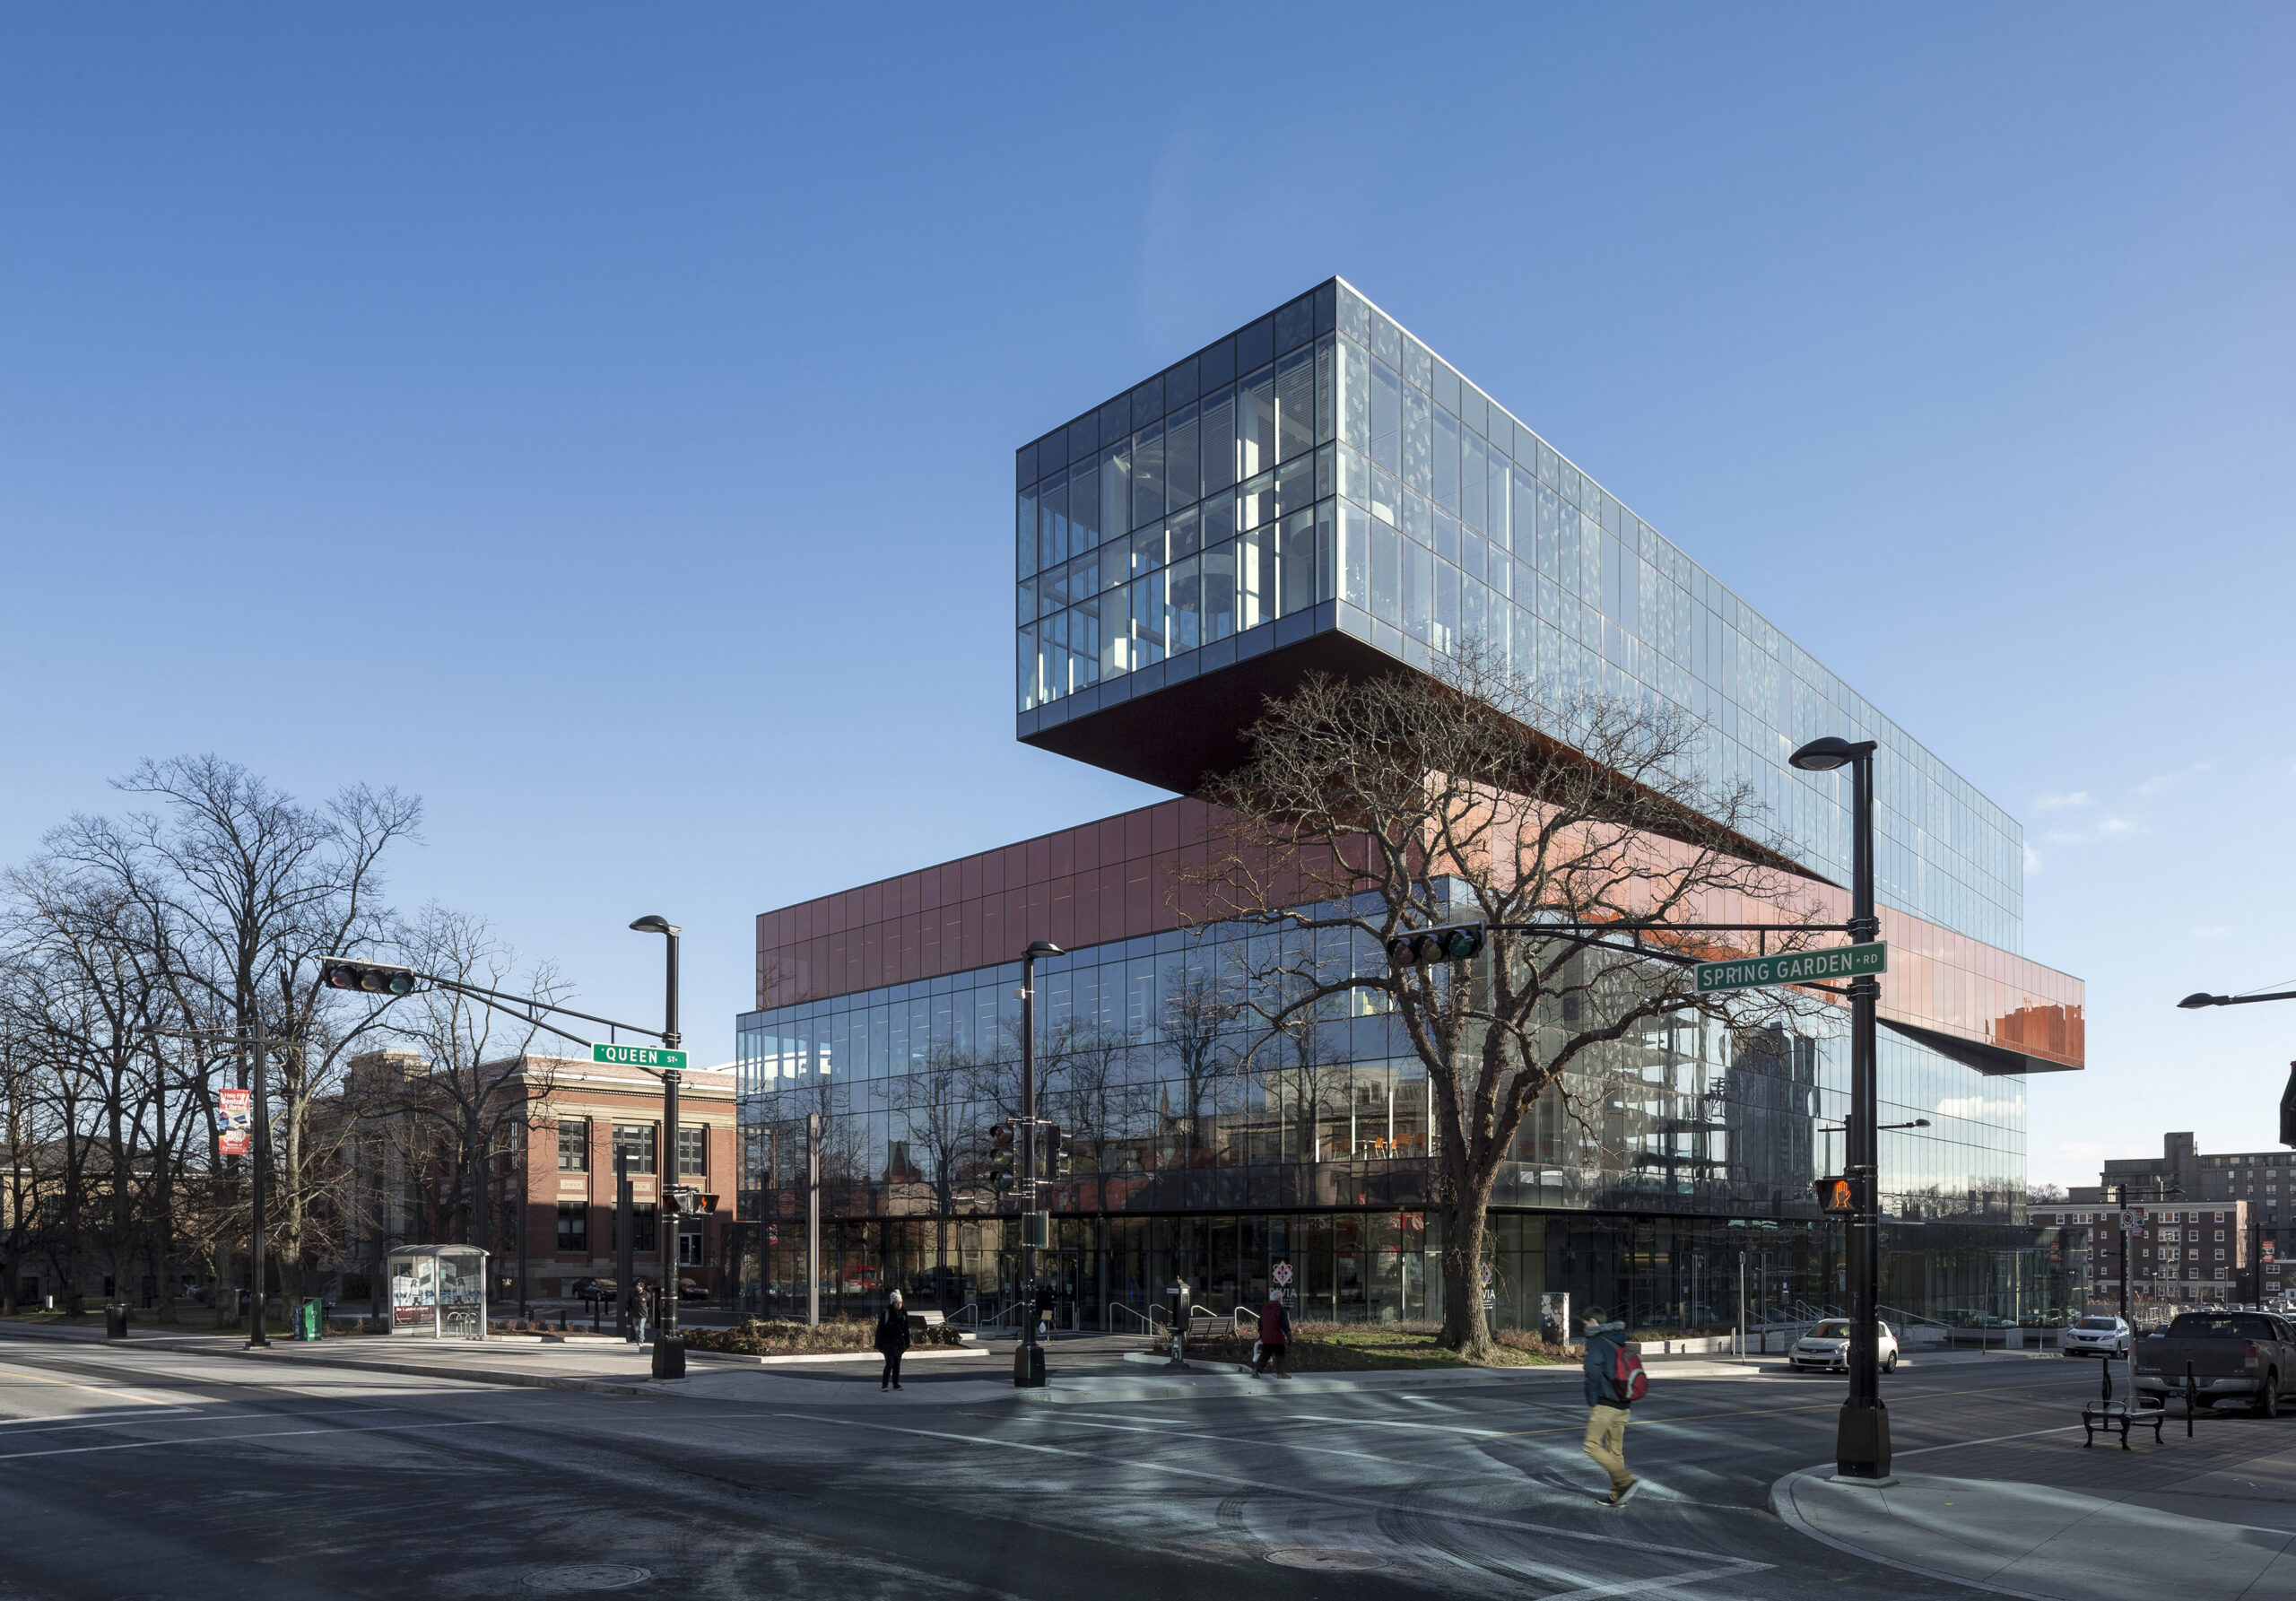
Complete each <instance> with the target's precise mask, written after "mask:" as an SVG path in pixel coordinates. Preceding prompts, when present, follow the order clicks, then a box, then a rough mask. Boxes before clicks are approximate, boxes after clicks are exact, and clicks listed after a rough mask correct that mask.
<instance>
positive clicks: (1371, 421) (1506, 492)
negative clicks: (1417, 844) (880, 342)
mask: <svg viewBox="0 0 2296 1601" xmlns="http://www.w3.org/2000/svg"><path fill="white" fill-rule="evenodd" d="M1017 467H1018V477H1019V487H1018V497H1017V516H1016V524H1015V531H1016V545H1015V552H1016V557H1017V576H1018V580H1019V584H1018V611H1019V614H1018V617H1017V626H1018V632H1017V636H1016V638H1017V652H1018V654H1017V661H1018V683H1017V687H1016V692H1017V706H1018V709H1019V710H1020V711H1022V712H1023V713H1026V712H1029V711H1031V710H1032V709H1036V708H1038V707H1040V706H1044V705H1047V704H1049V703H1051V702H1053V701H1056V700H1060V699H1062V698H1063V697H1065V696H1069V695H1073V694H1075V693H1077V692H1081V691H1083V690H1087V689H1091V688H1092V687H1093V686H1095V685H1098V684H1101V683H1110V682H1113V681H1116V680H1119V679H1124V678H1126V677H1127V676H1128V675H1130V674H1138V673H1142V672H1144V671H1148V670H1151V669H1152V670H1154V671H1155V672H1156V673H1158V674H1162V677H1161V678H1160V679H1158V680H1157V682H1159V683H1161V682H1169V681H1170V680H1171V679H1173V678H1176V677H1179V676H1184V675H1186V674H1192V673H1195V672H1197V671H1202V670H1206V669H1208V668H1212V667H1216V666H1221V665H1223V664H1224V663H1225V662H1227V661H1231V660H1233V659H1235V657H1236V655H1237V653H1238V651H1239V649H1248V648H1265V640H1262V641H1261V643H1260V645H1259V646H1258V647H1254V646H1252V645H1251V644H1250V642H1249V641H1248V640H1244V639H1243V636H1245V635H1246V634H1247V633H1248V631H1250V630H1252V629H1254V628H1255V627H1257V626H1259V625H1261V624H1263V623H1266V622H1272V621H1274V620H1275V619H1277V618H1281V617H1286V616H1291V615H1293V614H1295V613H1300V612H1302V611H1307V610H1310V609H1312V608H1314V607H1316V606H1318V605H1321V604H1323V603H1326V602H1335V603H1336V604H1337V605H1343V606H1345V607H1348V608H1351V609H1352V614H1353V615H1355V616H1357V617H1359V618H1361V620H1362V623H1363V626H1364V629H1365V631H1367V632H1368V635H1369V637H1370V640H1371V642H1372V643H1373V644H1374V645H1376V646H1378V647H1379V648H1383V649H1385V650H1386V651H1387V652H1388V653H1389V654H1390V655H1393V656H1395V657H1398V658H1399V659H1402V660H1405V661H1408V662H1410V663H1412V664H1413V665H1415V666H1421V667H1425V666H1429V665H1430V664H1431V661H1432V660H1433V659H1434V658H1435V657H1439V656H1443V655H1446V654H1448V653H1450V652H1452V651H1453V650H1454V649H1455V648H1457V642H1458V641H1459V640H1462V639H1465V638H1467V637H1474V638H1476V639H1479V640H1482V641H1483V642H1484V646H1485V648H1487V649H1488V650H1490V651H1491V652H1492V653H1495V654H1496V655H1497V656H1499V657H1501V658H1503V659H1505V660H1507V661H1508V662H1509V663H1510V664H1511V666H1513V668H1514V669H1515V670H1516V671H1517V672H1518V673H1520V674H1523V675H1524V676H1526V677H1527V678H1530V679H1532V680H1534V681H1535V682H1537V683H1542V684H1544V685H1547V686H1551V688H1552V691H1553V692H1554V694H1555V695H1556V697H1557V698H1560V697H1561V696H1564V695H1568V694H1570V693H1573V692H1582V691H1601V692H1607V693H1609V694H1612V695H1614V696H1618V697H1622V698H1626V699H1643V700H1652V701H1664V702H1668V703H1671V704H1674V705H1676V706H1680V707H1683V708H1684V709H1687V710H1689V711H1691V712H1692V713H1693V714H1695V715H1696V716H1697V717H1698V718H1700V719H1701V720H1702V721H1704V722H1705V723H1706V724H1707V726H1708V735H1707V741H1706V747H1705V750H1704V752H1703V753H1702V756H1701V764H1702V765H1703V767H1704V768H1705V770H1707V771H1708V772H1709V774H1710V775H1712V776H1714V777H1716V778H1718V779H1719V778H1731V779H1747V780H1749V781H1751V782H1752V783H1753V784H1754V785H1756V786H1757V787H1758V788H1759V789H1760V791H1761V794H1762V796H1763V797H1764V799H1765V800H1766V802H1767V803H1768V805H1769V806H1770V813H1771V815H1772V816H1773V817H1774V818H1775V819H1776V820H1777V822H1778V823H1779V827H1780V829H1781V831H1783V832H1784V833H1785V834H1786V835H1787V838H1788V839H1789V840H1792V841H1793V843H1794V846H1795V848H1796V850H1797V852H1798V853H1799V854H1800V855H1801V856H1802V857H1803V858H1804V859H1805V862H1806V863H1807V864H1808V865H1810V866H1813V867H1814V868H1816V869H1817V870H1819V871H1821V872H1822V873H1824V874H1827V875H1828V876H1830V877H1832V878H1834V879H1835V880H1837V881H1838V882H1844V883H1846V882H1848V876H1849V858H1850V849H1851V841H1850V839H1849V817H1848V798H1849V796H1848V778H1847V777H1846V776H1844V775H1841V774H1838V773H1835V774H1822V773H1820V774H1812V773H1799V772H1796V771H1794V770H1792V769H1790V768H1788V767H1787V765H1786V759H1787V756H1788V755H1789V754H1790V753H1792V752H1793V751H1794V749H1795V748H1796V746H1798V745H1800V744H1803V743H1805V741H1807V740H1809V739H1812V738H1814V737H1815V736H1817V735H1821V734H1840V735H1846V736H1848V737H1850V738H1872V739H1875V740H1878V741H1879V742H1880V743H1881V745H1882V755H1881V759H1880V760H1879V761H1877V763H1876V767H1875V770H1876V778H1877V782H1878V784H1879V787H1880V793H1879V795H1878V796H1877V797H1876V800H1877V806H1876V831H1877V835H1878V838H1877V841H1876V857H1875V872H1876V875H1877V881H1878V886H1879V892H1880V894H1881V896H1882V899H1883V901H1886V902H1887V903H1888V904H1890V905H1892V906H1895V907H1899V908H1900V909H1904V910H1906V911H1909V912H1912V913H1914V914H1915V915H1916V916H1918V917H1922V918H1927V919H1929V920H1931V921H1933V922H1936V923H1939V924H1942V925H1943V926H1944V927H1948V928H1952V929H1954V930H1956V931H1958V932H1960V933H1962V934H1966V935H1970V936H1972V937H1973V938H1977V939H1980V940H1983V941H1985V942H1986V943H1987V944H1992V945H1995V946H1997V947H1999V948H2000V949H2002V950H2005V951H2012V952H2015V951H2020V950H2022V921H2023V915H2024V913H2023V893H2024V892H2023V884H2024V836H2023V831H2022V828H2021V827H2020V825H2019V824H2018V823H2017V822H2015V820H2014V819H2013V818H2011V817H2010V816H2008V815H2007V814H2005V813H2004V812H2003V811H2002V810H2001V809H2000V808H1999V807H1998V806H1996V805H1994V804H1993V803H1992V802H1990V801H1989V800H1987V798H1986V797H1985V796H1982V795H1981V794H1979V792H1978V791H1977V790H1976V789H1975V788H1974V787H1971V786H1970V784H1969V783H1967V782H1966V781H1965V780H1964V779H1961V777H1960V775H1958V774H1957V773H1955V772H1953V771H1952V769H1950V768H1949V767H1947V766H1946V765H1945V764H1944V762H1942V761H1939V760H1938V759H1937V758H1936V757H1935V756H1934V755H1932V754H1931V753H1929V752H1928V751H1927V750H1926V749H1925V748H1923V747H1922V746H1921V745H1920V744H1918V743H1917V742H1916V741H1914V740H1913V739H1911V738H1909V736H1908V735H1906V734H1905V732H1904V731H1903V730H1902V729H1900V727H1898V726H1897V725H1896V724H1895V723H1893V722H1892V721H1891V720H1890V719H1889V718H1885V717H1883V716H1882V715H1881V714H1880V713H1879V712H1878V711H1876V710H1875V709H1874V707H1873V706H1871V705H1870V704H1869V703H1867V702H1866V701H1865V699H1864V698H1863V697H1862V696H1860V695H1858V694H1857V693H1856V692H1854V691H1852V690H1851V689H1850V688H1849V687H1848V685H1846V684H1844V683H1842V682H1841V681H1840V680H1839V678H1837V677H1835V676H1834V674H1832V673H1831V672H1829V671H1828V670H1827V669H1826V668H1825V667H1824V666H1822V665H1821V664H1819V663H1818V662H1817V661H1815V660H1814V659H1813V658H1812V657H1810V656H1809V655H1808V654H1807V653H1806V652H1805V651H1803V650H1802V649H1801V648H1799V647H1797V646H1796V645H1795V643H1794V642H1793V641H1792V640H1788V639H1787V638H1786V637H1785V636H1784V635H1783V634H1782V633H1780V632H1779V630H1778V629H1777V628H1776V627H1775V626H1774V625H1772V624H1771V623H1770V622H1768V621H1767V620H1765V619H1764V618H1762V617H1761V615H1760V614H1759V613H1756V612H1755V611H1754V610H1753V609H1752V607H1751V606H1749V605H1746V604H1745V603H1744V602H1743V601H1741V600H1740V599H1739V598H1738V597H1737V596H1735V594H1733V593H1732V592H1731V591H1730V590H1729V589H1727V588H1726V587H1724V586H1723V585H1721V584H1720V583H1719V582H1718V581H1717V580H1716V579H1714V578H1713V577H1712V576H1711V575H1710V574H1709V572H1708V571H1707V570H1705V569H1704V568H1702V567H1700V565H1699V564H1698V563H1696V562H1694V561H1691V560H1690V559H1689V558H1688V557H1687V556H1685V555H1684V554H1683V552H1682V551H1681V550H1680V549H1679V548H1678V547H1676V546H1675V545H1674V544H1672V543H1671V542H1670V541H1668V540H1666V539H1665V538H1664V537H1662V536H1661V535H1659V534H1658V533H1657V530H1655V529H1654V528H1652V527H1651V526H1649V525H1648V524H1647V523H1645V522H1644V521H1642V519H1641V518H1638V517H1637V516H1635V515H1634V513H1633V512H1631V510H1629V509H1627V508H1626V507H1625V506H1623V505H1622V504H1621V503H1620V502H1619V500H1617V499H1616V498H1615V497H1613V495H1611V494H1610V493H1608V492H1606V491H1605V490H1604V489H1603V488H1602V486H1601V485H1599V484H1597V483H1596V482H1595V481H1594V480H1593V479H1592V478H1591V477H1589V476H1587V474H1584V473H1582V472H1580V471H1579V469H1578V467H1576V466H1573V465H1572V464H1571V463H1570V461H1569V460H1567V459H1566V458H1564V457H1562V456H1561V455H1560V454H1558V453H1557V452H1556V451H1555V450H1554V449H1553V448H1552V447H1551V446H1550V445H1549V444H1548V443H1547V442H1546V441H1545V440H1544V439H1541V438H1540V437H1539V436H1538V435H1536V434H1535V433H1534V432H1532V431H1530V430H1529V429H1528V428H1526V427H1525V426H1524V425H1523V424H1522V423H1520V422H1517V421H1516V420H1515V419H1514V418H1513V417H1512V416H1511V415H1510V414H1509V413H1508V412H1507V411H1506V410H1505V409H1504V408H1503V407H1501V406H1500V405H1499V404H1498V403H1497V402H1495V401H1493V400H1492V399H1491V398H1490V397H1489V396H1486V395H1484V394H1483V392H1482V391H1481V390H1480V389H1478V388H1476V387H1475V386H1474V384H1472V383H1470V382H1468V381H1467V380H1466V379H1465V378H1463V377H1462V376H1461V375H1460V374H1459V372H1458V371H1457V370H1456V369H1455V368H1453V367H1451V366H1450V365H1449V364H1448V362H1446V361H1443V360H1442V359H1441V358H1440V357H1438V356H1436V355H1434V354H1433V353H1432V352H1431V351H1429V350H1428V348H1427V347H1426V346H1425V345H1423V344H1421V343H1420V342H1419V341H1418V340H1416V339H1414V338H1413V337H1412V335H1410V334H1409V333H1408V332H1406V331H1405V330H1404V329H1403V328H1402V327H1400V326H1397V325H1396V323H1395V322H1394V321H1393V320H1392V319H1390V318H1387V316H1386V315H1385V314H1383V313H1382V312H1381V311H1380V310H1379V309H1378V308H1377V307H1375V306H1373V305H1371V304H1370V302H1369V301H1368V300H1364V299H1363V297H1362V296H1361V295H1360V294H1358V293H1357V292H1356V291H1354V290H1353V289H1352V288H1350V287H1349V286H1348V285H1347V284H1346V283H1342V282H1337V281H1335V282H1333V283H1326V284H1325V285H1323V286H1321V287H1320V288H1318V289H1317V290H1316V291H1312V292H1311V293H1309V294H1308V295H1303V296H1301V297H1300V299H1299V300H1294V301H1293V302H1291V304H1290V305H1288V306H1286V307H1284V308H1283V309H1282V310H1280V311H1277V312H1275V313H1274V314H1272V315H1271V316H1269V317H1267V318H1262V319H1261V320H1260V321H1258V322H1257V323H1254V324H1253V325H1251V326H1250V327H1248V328H1246V329H1243V330H1241V331H1239V332H1238V333H1237V334H1234V335H1231V336H1230V337H1228V338H1226V339H1223V340H1222V341H1220V342H1219V343H1217V344H1213V345H1211V346H1208V347H1206V349H1205V350H1204V351H1203V352H1199V353H1198V354H1197V355H1196V356H1193V357H1190V358H1189V359H1188V360H1187V361H1183V362H1181V363H1179V364H1178V366H1176V367H1173V368H1171V369H1170V370H1168V371H1166V372H1164V373H1162V374H1161V375H1159V376H1158V377H1157V378H1152V379H1151V380H1149V381H1148V382H1147V383H1145V384H1143V385H1140V386H1139V387H1136V388H1135V389H1133V390H1131V391H1129V392H1128V393H1127V394H1126V395H1125V396H1120V397H1118V399H1116V400H1113V401H1110V402H1109V404H1108V405H1103V406H1101V407H1100V408H1098V409H1097V410H1096V411H1094V412H1092V413H1087V414H1086V415H1085V416H1083V417H1081V418H1079V419H1077V420H1076V421H1075V422H1073V423H1071V424H1069V425H1068V426H1067V427H1066V428H1065V429H1061V430H1057V431H1054V432H1053V433H1051V434H1048V435H1046V436H1045V437H1044V438H1043V439H1039V441H1037V442H1036V443H1035V444H1033V445H1030V446H1027V447H1024V448H1022V450H1021V451H1020V452H1019V455H1018V463H1017Z"/></svg>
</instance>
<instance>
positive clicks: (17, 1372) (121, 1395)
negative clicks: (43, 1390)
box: [0, 1368, 192, 1406]
mask: <svg viewBox="0 0 2296 1601" xmlns="http://www.w3.org/2000/svg"><path fill="white" fill-rule="evenodd" d="M0 1373H5V1374H7V1375H9V1376H10V1377H11V1378H15V1379H32V1380H34V1381H35V1382H37V1383H39V1384H60V1385H62V1386H63V1387H64V1388H66V1389H83V1390H86V1391H87V1392H88V1393H89V1394H90V1395H91V1396H109V1397H112V1398H113V1399H114V1400H117V1401H133V1402H135V1403H136V1404H137V1405H141V1406H188V1405H192V1403H191V1402H188V1401H155V1400H153V1399H152V1397H149V1396H131V1395H129V1394H128V1393H127V1392H126V1390H124V1389H106V1388H104V1387H103V1386H102V1385H100V1384H81V1383H79V1382H77V1381H76V1380H74V1379H55V1378H51V1377H49V1376H48V1374H46V1373H27V1372H25V1371H24V1370H22V1368H0Z"/></svg>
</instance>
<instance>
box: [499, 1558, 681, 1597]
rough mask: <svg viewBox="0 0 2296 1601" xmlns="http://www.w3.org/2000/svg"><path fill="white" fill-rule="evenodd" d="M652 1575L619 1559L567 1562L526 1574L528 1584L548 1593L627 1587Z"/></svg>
mask: <svg viewBox="0 0 2296 1601" xmlns="http://www.w3.org/2000/svg"><path fill="white" fill-rule="evenodd" d="M653 1577H654V1576H653V1574H652V1573H650V1572H648V1571H647V1570H645V1569H644V1568H625V1567H623V1566H622V1565H621V1564H620V1563H618V1562H568V1563H566V1564H564V1565H563V1566H561V1567H556V1568H537V1569H535V1571H533V1572H531V1573H529V1574H527V1575H526V1588H528V1589H530V1590H541V1591H543V1592H544V1594H545V1595H552V1596H586V1595H590V1594H593V1593H594V1592H596V1591H598V1590H626V1589H628V1588H630V1587H631V1585H633V1584H644V1583H645V1582H646V1581H647V1580H648V1579H651V1578H653Z"/></svg>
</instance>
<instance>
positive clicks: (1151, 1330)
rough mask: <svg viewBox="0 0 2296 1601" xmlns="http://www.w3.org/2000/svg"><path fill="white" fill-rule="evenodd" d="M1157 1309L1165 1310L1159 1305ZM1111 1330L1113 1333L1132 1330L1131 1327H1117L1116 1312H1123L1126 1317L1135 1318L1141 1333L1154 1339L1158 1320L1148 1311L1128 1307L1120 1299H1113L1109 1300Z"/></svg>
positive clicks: (1123, 1332)
mask: <svg viewBox="0 0 2296 1601" xmlns="http://www.w3.org/2000/svg"><path fill="white" fill-rule="evenodd" d="M1155 1310H1158V1311H1161V1310H1163V1309H1162V1308H1161V1307H1158V1308H1156V1309H1155ZM1118 1312H1122V1313H1123V1314H1124V1315H1125V1316H1126V1317H1127V1318H1132V1319H1134V1320H1135V1322H1137V1323H1138V1324H1139V1325H1140V1329H1139V1332H1140V1333H1142V1334H1144V1335H1146V1336H1148V1337H1149V1338H1150V1339H1154V1338H1155V1337H1156V1320H1155V1319H1154V1318H1152V1317H1150V1316H1148V1314H1147V1313H1145V1312H1143V1311H1139V1310H1135V1308H1132V1307H1128V1306H1126V1305H1125V1303H1124V1302H1122V1301H1110V1302H1109V1332H1110V1333H1111V1334H1129V1333H1131V1332H1132V1331H1131V1330H1129V1329H1120V1328H1118V1327H1116V1318H1115V1314H1116V1313H1118Z"/></svg>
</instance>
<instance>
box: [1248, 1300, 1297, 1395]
mask: <svg viewBox="0 0 2296 1601" xmlns="http://www.w3.org/2000/svg"><path fill="white" fill-rule="evenodd" d="M1290 1354H1291V1313H1290V1312H1288V1311H1286V1310H1284V1307H1283V1299H1282V1298H1281V1297H1279V1296H1274V1295H1271V1296H1269V1297H1268V1298H1267V1304H1266V1305H1265V1306H1264V1307H1262V1308H1260V1310H1259V1357H1258V1360H1257V1361H1256V1362H1253V1363H1252V1372H1253V1373H1254V1374H1256V1375H1257V1376H1259V1377H1261V1378H1265V1377H1266V1374H1267V1365H1268V1363H1270V1362H1274V1364H1275V1376H1276V1377H1277V1378H1278V1379H1289V1378H1291V1368H1290V1366H1289V1365H1288V1363H1287V1362H1286V1361H1285V1359H1286V1358H1287V1357H1288V1356H1289V1355H1290Z"/></svg>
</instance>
